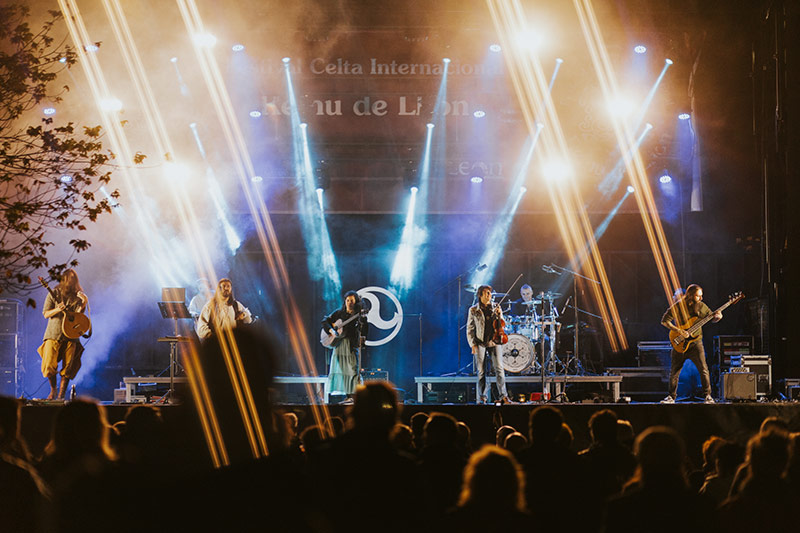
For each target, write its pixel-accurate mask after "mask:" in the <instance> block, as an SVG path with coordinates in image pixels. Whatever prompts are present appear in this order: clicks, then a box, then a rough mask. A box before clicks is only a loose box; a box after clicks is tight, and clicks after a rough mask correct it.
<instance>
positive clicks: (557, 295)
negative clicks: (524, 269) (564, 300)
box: [539, 291, 561, 300]
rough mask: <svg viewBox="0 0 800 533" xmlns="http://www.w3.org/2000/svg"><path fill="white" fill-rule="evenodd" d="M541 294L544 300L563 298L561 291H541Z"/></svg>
mask: <svg viewBox="0 0 800 533" xmlns="http://www.w3.org/2000/svg"><path fill="white" fill-rule="evenodd" d="M539 296H540V297H541V298H542V300H555V299H556V298H561V293H560V292H550V291H547V292H543V293H540V294H539Z"/></svg>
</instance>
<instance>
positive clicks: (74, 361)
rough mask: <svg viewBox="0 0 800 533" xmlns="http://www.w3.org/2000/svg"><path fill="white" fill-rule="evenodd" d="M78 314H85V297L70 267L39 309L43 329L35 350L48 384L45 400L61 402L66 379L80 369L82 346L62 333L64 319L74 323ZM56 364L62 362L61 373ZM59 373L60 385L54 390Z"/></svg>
mask: <svg viewBox="0 0 800 533" xmlns="http://www.w3.org/2000/svg"><path fill="white" fill-rule="evenodd" d="M81 313H86V314H88V313H89V298H87V297H86V294H84V292H83V289H82V288H81V284H80V281H79V280H78V274H77V273H76V272H75V271H74V270H73V269H71V268H70V269H67V270H66V271H64V274H63V275H62V276H61V283H59V284H58V286H56V288H55V289H53V291H52V292H50V291H48V294H47V298H46V299H45V301H44V308H43V309H42V315H43V316H44V317H45V318H46V319H47V329H46V330H45V332H44V339H43V342H42V345H41V346H39V348H38V350H37V351H38V352H39V355H40V356H41V357H42V375H43V376H44V377H45V378H47V381H48V382H49V383H50V394H49V395H48V396H47V399H48V400H53V399H59V400H63V399H64V396H65V395H66V393H67V387H69V382H70V380H71V379H74V378H75V375H76V374H77V373H78V370H80V368H81V353H82V352H83V346H81V343H80V342H78V339H77V338H76V337H74V336H72V335H70V336H69V337H68V336H67V335H65V334H64V323H65V319H66V320H68V321H70V322H71V321H74V318H75V315H78V314H81ZM59 361H60V362H61V363H62V364H61V372H58V363H59ZM59 373H60V374H61V386H60V387H58V388H56V385H57V375H58V374H59Z"/></svg>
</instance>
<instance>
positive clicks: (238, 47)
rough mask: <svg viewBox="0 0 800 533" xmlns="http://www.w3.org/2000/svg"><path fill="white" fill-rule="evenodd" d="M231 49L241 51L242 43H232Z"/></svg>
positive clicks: (242, 48)
mask: <svg viewBox="0 0 800 533" xmlns="http://www.w3.org/2000/svg"><path fill="white" fill-rule="evenodd" d="M231 50H233V51H234V52H241V51H242V50H244V45H243V44H234V45H233V46H231Z"/></svg>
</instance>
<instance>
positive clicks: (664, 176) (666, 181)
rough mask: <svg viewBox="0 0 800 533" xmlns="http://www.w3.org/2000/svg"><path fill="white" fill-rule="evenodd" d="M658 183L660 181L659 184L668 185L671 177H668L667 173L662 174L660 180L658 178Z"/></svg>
mask: <svg viewBox="0 0 800 533" xmlns="http://www.w3.org/2000/svg"><path fill="white" fill-rule="evenodd" d="M658 181H660V182H661V183H669V182H670V181H672V176H670V175H669V174H667V173H664V174H662V175H661V177H660V178H658Z"/></svg>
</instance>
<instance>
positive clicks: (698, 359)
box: [669, 339, 711, 398]
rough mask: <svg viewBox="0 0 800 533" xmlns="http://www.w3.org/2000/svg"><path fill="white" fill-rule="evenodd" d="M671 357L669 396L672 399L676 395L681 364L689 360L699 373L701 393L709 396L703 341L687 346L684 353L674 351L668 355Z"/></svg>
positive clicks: (708, 378)
mask: <svg viewBox="0 0 800 533" xmlns="http://www.w3.org/2000/svg"><path fill="white" fill-rule="evenodd" d="M670 355H671V357H672V365H671V366H670V369H669V395H670V396H672V397H673V398H676V397H677V394H678V377H679V376H680V374H681V368H683V363H685V362H686V360H687V359H689V360H690V361H691V362H692V363H694V366H696V367H697V370H698V371H699V372H700V383H701V385H702V386H703V393H704V394H705V395H706V396H711V378H710V377H709V374H708V364H706V352H705V349H704V348H703V339H699V340H697V341H695V342H693V343H692V344H690V345H689V348H688V349H687V350H686V351H685V352H684V353H680V352H676V351H675V350H674V349H673V350H672V353H671V354H670Z"/></svg>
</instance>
